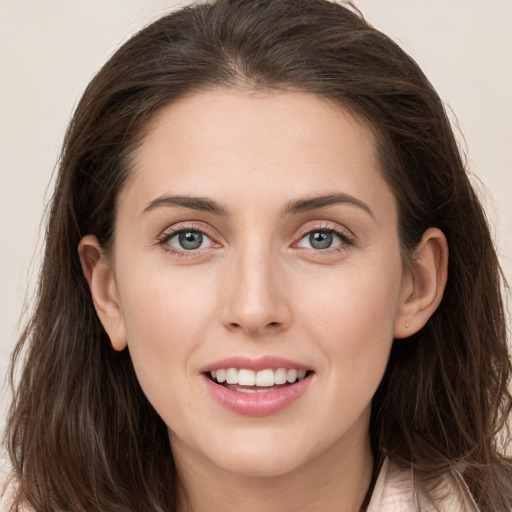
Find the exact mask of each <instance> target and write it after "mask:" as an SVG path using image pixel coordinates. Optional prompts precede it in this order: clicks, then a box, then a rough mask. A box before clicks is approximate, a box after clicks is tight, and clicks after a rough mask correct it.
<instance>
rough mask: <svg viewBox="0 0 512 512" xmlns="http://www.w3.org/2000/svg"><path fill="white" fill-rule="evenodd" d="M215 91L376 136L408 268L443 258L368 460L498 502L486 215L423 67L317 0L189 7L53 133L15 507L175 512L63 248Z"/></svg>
mask: <svg viewBox="0 0 512 512" xmlns="http://www.w3.org/2000/svg"><path fill="white" fill-rule="evenodd" d="M212 87H226V88H238V89H244V90H259V91H270V92H271V91H276V90H293V91H302V92H308V93H311V94H315V95H318V96H321V97H323V98H328V99H329V100H331V101H334V102H335V103H337V104H339V105H341V106H342V107H343V108H345V109H348V110H349V111H350V112H352V113H354V114H355V115H356V116H359V117H360V118H363V119H365V120H366V121H367V122H368V124H369V125H370V126H371V127H372V129H373V131H374V132H375V134H376V140H377V151H378V156H379V159H380V163H381V168H382V173H383V175H384V178H385V179H386V181H387V182H388V184H389V185H390V186H391V188H392V190H393V192H394V195H395V196H396V198H397V201H398V205H399V233H400V241H401V246H402V247H401V248H402V253H403V255H404V258H405V260H407V258H409V257H410V255H411V254H412V251H413V249H414V247H415V246H416V244H417V243H418V242H419V240H420V239H421V236H422V234H423V232H424V231H425V230H426V229H427V228H429V227H437V228H439V229H441V230H442V231H443V232H444V234H445V235H446V238H447V240H448V244H449V248H450V260H449V278H448V283H447V286H446V291H445V294H444V298H443V300H442V302H441V304H440V306H439V308H438V310H437V311H436V312H435V314H434V315H433V316H432V317H431V319H430V320H429V322H428V323H427V324H426V325H425V327H424V328H423V329H422V330H421V331H419V332H418V333H417V334H415V335H414V336H412V337H411V338H409V339H407V340H405V341H404V340H401V341H399V340H395V342H394V345H393V349H392V352H391V356H390V360H389V364H388V367H387V370H386V373H385V376H384V379H383V381H382V383H381V385H380V387H379V389H378V391H377V393H376V395H375V397H374V399H373V404H372V417H371V423H370V431H371V439H372V443H373V450H374V453H375V455H376V457H375V458H376V461H377V462H376V463H377V464H378V463H379V462H378V461H379V460H382V458H383V457H384V456H389V457H391V458H392V459H393V460H394V461H395V462H397V463H399V464H400V463H403V464H407V465H410V464H411V463H412V464H413V465H414V467H415V468H416V469H417V474H419V475H420V476H421V477H420V480H422V481H425V482H426V481H428V479H429V478H431V477H435V476H437V475H439V474H441V473H442V472H444V471H446V470H448V469H454V468H455V469H458V470H459V471H460V472H461V474H462V475H463V477H464V478H465V480H466V482H467V483H468V486H469V487H470V489H471V491H472V493H473V495H474V497H475V499H476V501H477V503H478V504H479V506H480V507H481V509H482V511H484V512H487V511H493V512H497V511H503V512H505V511H509V510H510V508H511V507H512V462H511V460H510V459H508V458H507V457H506V456H505V455H504V449H503V447H501V446H500V445H499V440H500V439H501V440H502V442H503V443H504V442H505V441H506V440H507V435H506V433H504V432H506V431H505V427H506V422H507V418H508V417H509V415H510V409H511V396H510V392H509V390H508V388H507V386H508V384H509V382H510V376H511V363H510V358H509V355H508V351H507V339H506V338H507V328H506V318H505V310H504V306H503V300H502V292H501V290H502V285H503V282H504V281H503V277H502V274H501V271H500V267H499V263H498V259H497V256H496V252H495V249H494V246H493V242H492V240H491V236H490V232H489V228H488V224H487V221H486V218H485V215H484V212H483V209H482V206H481V204H480V202H479V200H478V198H477V196H476V194H475V192H474V190H473V189H472V187H471V185H470V182H469V180H468V175H467V172H466V169H465V164H464V161H463V159H462V158H461V155H460V152H459V150H458V147H457V144H456V141H455V138H454V135H453V132H452V129H451V126H450V123H449V120H448V118H447V115H446V113H445V110H444V107H443V104H442V102H441V101H440V99H439V97H438V95H437V93H436V91H435V90H434V88H433V87H432V85H431V84H430V83H429V81H428V80H427V79H426V77H425V76H424V74H423V73H422V71H421V70H420V69H419V67H418V65H417V64H416V63H415V62H414V61H413V60H412V59H411V58H410V57H409V56H408V55H407V54H406V53H404V51H403V50H401V49H400V48H399V47H398V46H397V45H396V44H395V43H394V42H393V41H392V40H391V39H389V38H388V37H387V36H385V35H384V34H382V33H381V32H379V31H378V30H376V29H375V28H373V27H372V26H370V25H369V24H368V23H367V22H366V21H365V20H364V18H363V17H362V16H361V15H360V13H359V12H357V10H356V9H355V8H353V7H351V6H350V5H340V4H338V3H335V2H332V1H328V0H217V1H213V2H209V3H202V4H196V5H194V6H189V7H185V8H183V9H181V10H179V11H176V12H174V13H171V14H168V15H166V16H164V17H162V18H160V19H159V20H157V21H156V22H154V23H152V24H151V25H149V26H147V27H146V28H144V29H143V30H141V31H140V32H139V33H138V34H136V35H135V36H134V37H133V38H131V39H130V40H129V41H128V42H126V43H125V44H124V45H123V46H122V47H121V48H120V49H119V50H118V51H117V52H116V53H115V54H114V55H113V57H112V58H111V59H110V60H109V61H108V62H107V63H106V64H105V65H104V67H103V68H102V69H101V70H100V71H99V73H98V74H97V75H96V76H95V78H94V79H93V80H92V81H91V83H90V84H89V86H88V87H87V89H86V91H85V93H84V95H83V97H82V99H81V101H80V103H79V104H78V106H77V108H76V111H75V113H74V116H73V119H72V121H71V123H70V125H69V128H68V131H67V134H66V137H65V140H64V145H63V150H62V154H61V158H60V166H59V174H58V178H57V183H56V186H55V191H54V194H53V197H52V200H51V205H50V213H49V218H48V224H47V229H46V246H45V255H44V260H43V267H42V271H41V274H40V279H39V283H38V289H37V302H36V307H35V309H34V313H33V315H32V317H31V319H30V322H29V323H28V325H27V326H26V328H25V330H24V332H23V334H22V336H21V338H20V340H19V342H18V345H17V346H16V349H15V352H14V354H13V360H12V368H11V382H13V381H14V380H15V378H14V375H15V373H16V368H17V367H20V368H21V377H20V380H19V382H18V383H17V384H16V385H15V386H14V388H15V389H14V399H13V403H12V406H11V409H10V413H9V417H8V426H7V429H6V440H7V444H8V447H9V451H10V457H11V460H12V464H13V476H14V478H15V480H16V481H17V483H18V503H20V504H22V503H28V504H30V505H31V506H32V507H34V509H35V510H37V511H43V510H45V511H49V510H52V511H64V510H72V511H77V512H93V511H98V512H99V511H106V510H108V511H109V512H128V511H133V510H137V511H139V512H169V511H173V510H175V508H176V485H177V475H176V471H175V468H174V465H173V463H172V460H173V459H172V453H171V449H170V446H169V440H168V434H167V429H166V426H165V424H164V423H163V421H162V420H161V418H160V417H159V416H158V415H157V413H156V412H155V411H154V409H153V408H152V406H151V405H150V404H149V402H148V401H147V399H146V398H145V396H144V394H143V392H142V390H141V388H140V386H139V384H138V382H137V378H136V376H135V373H134V369H133V366H132V363H131V360H130V356H129V353H128V351H124V352H122V353H117V352H115V351H114V350H113V349H112V348H111V346H110V342H109V339H108V337H107V335H106V333H105V331H104V329H103V327H102V325H101V323H100V321H99V319H98V317H97V316H96V313H95V310H94V307H93V304H92V301H91V296H90V293H89V289H88V286H87V283H86V280H85V279H84V276H83V274H82V270H81V266H80V261H79V258H78V253H77V246H78V243H79V242H80V240H81V238H82V237H84V236H85V235H88V234H94V235H96V236H97V237H98V240H99V241H100V243H101V244H102V245H103V247H105V248H108V247H109V246H111V244H112V241H113V238H114V235H115V217H116V201H117V197H118V194H119V191H120V190H121V189H122V187H123V185H124V184H125V182H126V179H127V176H128V175H129V173H130V168H131V155H132V153H133V151H134V149H135V148H137V147H138V146H139V145H140V144H141V143H142V141H143V139H144V134H145V129H146V127H147V126H148V123H149V122H150V120H151V119H152V118H153V116H154V115H155V113H156V112H158V111H159V110H160V109H162V108H163V107H164V106H166V105H168V104H170V103H172V102H175V101H177V100H178V99H179V98H180V97H182V96H184V95H186V94H191V93H193V92H194V91H200V90H204V89H207V88H212ZM499 433H501V436H498V434H499ZM420 483H421V482H419V483H418V485H419V484H420Z"/></svg>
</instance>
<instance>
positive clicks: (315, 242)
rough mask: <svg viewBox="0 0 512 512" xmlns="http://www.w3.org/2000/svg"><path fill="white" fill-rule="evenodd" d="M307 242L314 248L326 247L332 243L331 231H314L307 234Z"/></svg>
mask: <svg viewBox="0 0 512 512" xmlns="http://www.w3.org/2000/svg"><path fill="white" fill-rule="evenodd" d="M309 243H310V244H311V247H313V248H314V249H327V248H328V247H330V246H331V244H332V233H329V232H328V231H315V232H314V233H311V234H310V235H309Z"/></svg>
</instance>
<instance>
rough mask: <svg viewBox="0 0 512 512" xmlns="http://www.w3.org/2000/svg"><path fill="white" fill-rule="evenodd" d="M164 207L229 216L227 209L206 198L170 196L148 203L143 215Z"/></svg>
mask: <svg viewBox="0 0 512 512" xmlns="http://www.w3.org/2000/svg"><path fill="white" fill-rule="evenodd" d="M163 206H179V207H182V208H190V209H191V210H200V211H203V212H209V213H214V214H215V215H221V216H226V215H228V210H227V208H225V207H224V206H222V205H221V204H219V203H217V202H215V201H213V200H211V199H208V198H206V197H194V196H168V195H167V196H161V197H158V198H156V199H154V200H153V201H151V202H150V203H148V205H147V206H146V207H145V208H144V210H142V215H143V214H145V213H148V212H150V211H152V210H155V209H156V208H161V207H163Z"/></svg>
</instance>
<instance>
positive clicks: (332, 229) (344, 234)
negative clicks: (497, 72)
mask: <svg viewBox="0 0 512 512" xmlns="http://www.w3.org/2000/svg"><path fill="white" fill-rule="evenodd" d="M318 232H324V233H333V234H334V235H336V236H338V237H339V238H340V240H341V243H340V245H337V246H335V247H328V248H326V249H315V248H307V249H308V250H310V251H314V253H315V254H323V255H325V254H329V253H332V252H333V251H334V252H341V251H345V250H347V248H348V247H350V246H352V245H354V243H355V240H354V237H353V235H352V234H351V233H350V232H349V231H348V230H346V229H340V228H339V227H337V226H333V225H332V224H322V225H318V226H314V227H311V226H307V227H305V228H302V229H301V230H300V231H299V237H300V238H299V240H298V241H297V242H294V244H293V245H297V244H298V243H300V242H301V241H302V240H304V238H306V237H307V236H308V235H311V234H312V233H318Z"/></svg>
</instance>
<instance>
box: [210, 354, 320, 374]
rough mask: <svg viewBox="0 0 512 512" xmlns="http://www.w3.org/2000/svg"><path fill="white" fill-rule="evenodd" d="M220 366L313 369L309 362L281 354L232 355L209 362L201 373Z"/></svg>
mask: <svg viewBox="0 0 512 512" xmlns="http://www.w3.org/2000/svg"><path fill="white" fill-rule="evenodd" d="M219 368H226V369H227V368H237V369H241V368H244V369H247V370H253V371H260V370H266V369H268V368H286V369H295V370H312V368H311V367H310V366H308V365H307V364H303V363H299V362H297V361H292V360H291V359H286V358H283V357H279V356H263V357H259V358H256V359H253V358H250V357H247V356H232V357H227V358H225V359H220V360H219V361H214V362H213V363H209V364H207V365H206V366H204V367H203V368H201V370H200V372H201V373H206V372H211V371H213V370H218V369H219Z"/></svg>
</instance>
